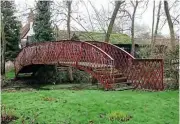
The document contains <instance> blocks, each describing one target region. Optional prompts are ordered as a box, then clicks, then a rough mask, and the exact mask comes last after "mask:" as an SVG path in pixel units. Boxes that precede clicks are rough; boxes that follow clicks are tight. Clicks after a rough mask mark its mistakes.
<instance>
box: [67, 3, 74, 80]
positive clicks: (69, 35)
mask: <svg viewBox="0 0 180 124" xmlns="http://www.w3.org/2000/svg"><path fill="white" fill-rule="evenodd" d="M71 4H72V1H67V7H68V14H67V33H68V39H69V40H70V39H71V30H70V22H71ZM68 70H69V79H70V81H73V74H72V67H69V69H68Z"/></svg>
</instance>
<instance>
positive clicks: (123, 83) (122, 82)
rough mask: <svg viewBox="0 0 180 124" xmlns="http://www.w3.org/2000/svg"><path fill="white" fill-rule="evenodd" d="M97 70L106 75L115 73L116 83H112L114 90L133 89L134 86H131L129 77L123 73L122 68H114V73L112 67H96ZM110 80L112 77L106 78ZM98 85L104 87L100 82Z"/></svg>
mask: <svg viewBox="0 0 180 124" xmlns="http://www.w3.org/2000/svg"><path fill="white" fill-rule="evenodd" d="M94 71H95V72H97V73H99V74H100V75H101V76H105V75H108V74H110V73H111V74H112V75H114V83H113V84H112V87H113V90H118V91H121V90H128V89H133V88H134V87H133V86H131V84H132V83H131V82H127V77H125V76H124V75H123V73H122V72H121V70H118V69H115V68H113V73H112V68H105V69H103V68H98V69H94ZM108 80H109V81H110V79H106V81H108ZM97 86H98V87H99V88H101V87H103V86H102V84H101V83H98V84H97Z"/></svg>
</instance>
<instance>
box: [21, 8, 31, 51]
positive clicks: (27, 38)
mask: <svg viewBox="0 0 180 124" xmlns="http://www.w3.org/2000/svg"><path fill="white" fill-rule="evenodd" d="M33 22H34V13H33V11H32V10H31V11H30V13H29V15H28V19H27V23H26V24H25V25H24V26H23V27H22V28H21V31H20V39H21V41H20V44H19V48H20V49H22V48H23V47H25V46H26V45H27V44H28V43H30V42H32V39H33V35H34V31H33Z"/></svg>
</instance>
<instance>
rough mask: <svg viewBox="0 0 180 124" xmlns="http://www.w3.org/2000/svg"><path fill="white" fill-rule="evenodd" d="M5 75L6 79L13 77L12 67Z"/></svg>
mask: <svg viewBox="0 0 180 124" xmlns="http://www.w3.org/2000/svg"><path fill="white" fill-rule="evenodd" d="M5 76H6V79H13V78H14V77H15V72H14V69H13V70H10V71H8V72H6V74H5Z"/></svg>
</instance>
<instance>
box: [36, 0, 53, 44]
mask: <svg viewBox="0 0 180 124" xmlns="http://www.w3.org/2000/svg"><path fill="white" fill-rule="evenodd" d="M50 5H51V1H41V0H39V1H38V2H37V4H36V14H35V21H34V26H33V29H34V32H35V36H34V38H35V40H36V41H37V42H42V41H51V40H54V37H53V29H52V27H51V10H50Z"/></svg>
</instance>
